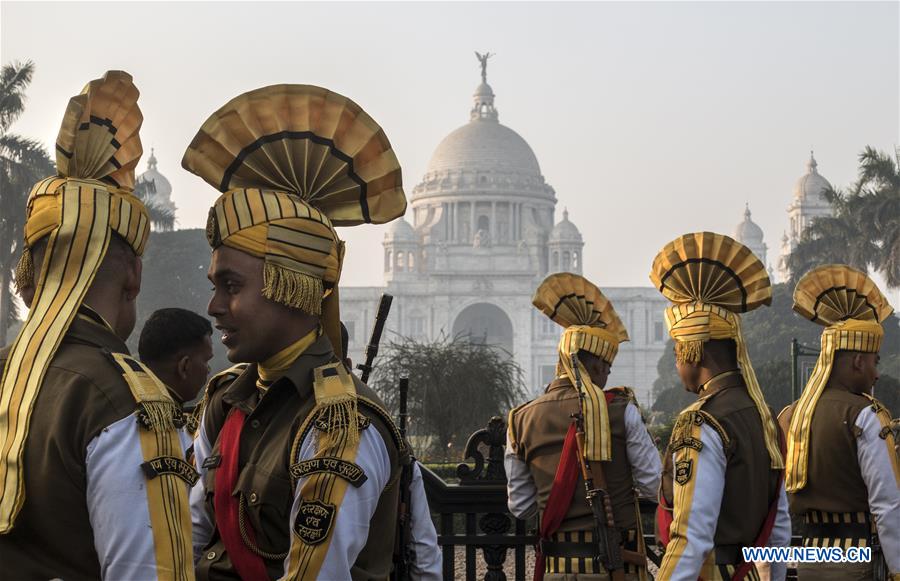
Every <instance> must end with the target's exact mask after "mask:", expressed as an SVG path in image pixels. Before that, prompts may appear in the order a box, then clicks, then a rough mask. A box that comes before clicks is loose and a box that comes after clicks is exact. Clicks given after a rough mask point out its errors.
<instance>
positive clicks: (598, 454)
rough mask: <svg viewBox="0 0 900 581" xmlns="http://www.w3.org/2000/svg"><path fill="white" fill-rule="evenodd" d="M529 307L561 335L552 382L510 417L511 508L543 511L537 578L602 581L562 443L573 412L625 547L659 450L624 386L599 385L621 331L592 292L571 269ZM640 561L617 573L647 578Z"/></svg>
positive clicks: (582, 499)
mask: <svg viewBox="0 0 900 581" xmlns="http://www.w3.org/2000/svg"><path fill="white" fill-rule="evenodd" d="M533 303H534V305H535V306H536V307H537V308H538V309H539V310H540V311H541V312H543V313H544V314H545V315H547V316H548V317H550V318H551V319H552V320H553V321H554V322H556V323H558V324H559V325H561V326H562V327H563V328H565V331H564V332H563V335H562V337H561V339H560V342H559V363H558V364H557V378H556V379H555V380H554V381H553V382H551V383H550V385H548V386H547V389H546V392H545V393H544V394H543V395H541V396H540V397H538V398H537V399H534V400H532V401H530V402H528V403H526V404H524V405H522V406H519V407H517V408H515V409H513V410H512V411H511V412H510V414H509V435H508V438H507V449H506V454H505V465H506V474H507V477H508V479H509V484H508V494H509V509H510V512H512V513H513V514H514V515H515V516H516V517H518V518H528V517H530V516H532V515H533V514H535V513H536V512H537V513H539V514H540V516H541V535H540V536H541V540H540V544H539V547H538V549H539V555H540V557H539V559H538V563H537V565H536V568H537V570H536V571H535V573H536V575H535V577H536V578H537V579H540V578H541V577H542V576H545V578H546V579H548V580H549V579H553V580H558V581H561V580H564V579H567V578H575V577H577V578H578V579H598V580H599V579H608V578H609V575H608V573H607V571H606V570H605V569H603V567H602V566H600V565H599V564H598V563H597V562H596V561H595V559H594V556H595V555H597V553H598V550H597V549H598V547H597V539H595V538H594V534H595V529H594V525H595V523H594V517H593V513H592V511H591V508H590V507H589V506H588V501H587V498H586V496H585V490H584V480H583V478H582V477H581V474H580V471H579V470H580V469H579V468H578V465H579V460H578V457H577V453H578V451H577V449H576V448H575V447H574V444H573V443H572V442H571V441H570V440H572V439H573V438H575V437H576V436H575V432H574V428H573V427H572V425H573V421H572V414H574V413H576V412H579V411H581V412H582V414H583V418H584V432H585V450H584V453H585V461H586V462H589V463H590V464H591V466H592V467H593V473H594V476H595V479H596V478H597V476H598V475H599V473H600V472H601V471H602V473H603V475H604V476H605V480H606V483H607V492H608V494H609V496H610V500H611V504H612V510H613V515H614V521H615V526H616V527H617V528H618V529H619V530H620V533H621V538H622V540H623V541H624V547H623V548H624V549H626V550H629V551H632V552H633V553H636V554H638V553H639V554H642V555H643V554H645V551H644V546H643V536H642V535H641V523H640V514H639V510H638V504H637V494H640V495H641V496H644V497H652V496H654V495H655V494H656V489H657V487H658V485H659V474H660V470H661V468H662V467H661V463H660V458H659V452H658V451H657V449H656V447H655V446H654V445H653V441H652V439H651V437H650V434H649V433H648V432H647V428H646V427H645V426H644V422H643V419H642V418H641V412H640V409H639V408H638V406H637V401H636V400H635V397H634V393H633V392H632V391H631V390H630V389H629V388H627V387H613V388H609V389H606V390H604V389H603V388H604V386H605V385H606V380H607V377H608V376H609V372H610V369H611V367H612V363H613V360H614V359H615V356H616V353H617V352H618V347H619V344H620V343H621V342H622V341H627V340H628V333H627V331H626V330H625V327H624V326H623V325H622V321H621V320H620V319H619V317H618V315H617V314H616V312H615V310H614V309H613V306H612V304H611V303H610V302H609V301H608V300H607V299H606V297H604V296H603V294H602V293H601V292H600V290H599V289H598V288H597V287H596V286H594V285H593V284H592V283H590V282H589V281H588V280H586V279H585V278H583V277H581V276H578V275H576V274H569V273H561V274H553V275H551V276H549V277H547V278H546V279H545V280H544V282H543V283H541V285H540V287H538V289H537V291H536V292H535V295H534V300H533ZM573 353H577V354H578V366H579V368H580V369H579V372H580V378H581V383H582V390H583V393H584V395H585V397H584V398H583V400H582V398H581V397H580V394H579V392H578V391H577V390H576V387H575V385H576V382H575V380H574V377H575V370H574V369H573V367H572V354H573ZM596 484H597V482H596V480H595V485H596ZM635 489H636V490H635ZM636 492H637V494H636ZM603 524H604V525H605V524H606V523H603ZM541 562H543V566H541ZM640 562H642V563H643V564H641V565H638V564H635V563H626V565H625V570H624V576H622V578H624V579H646V565H645V563H646V560H645V559H640ZM619 571H620V572H622V571H621V570H619ZM571 574H575V576H571Z"/></svg>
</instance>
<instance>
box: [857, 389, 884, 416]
mask: <svg viewBox="0 0 900 581" xmlns="http://www.w3.org/2000/svg"><path fill="white" fill-rule="evenodd" d="M860 395H861V396H863V397H864V398H866V399H867V400H869V407H871V408H872V411H874V412H875V413H876V414H877V413H878V412H880V411H881V410H887V407H885V405H884V404H883V403H881V402H880V401H878V400H877V399H875V396H873V395H869V394H868V393H861V394H860ZM888 413H890V412H888Z"/></svg>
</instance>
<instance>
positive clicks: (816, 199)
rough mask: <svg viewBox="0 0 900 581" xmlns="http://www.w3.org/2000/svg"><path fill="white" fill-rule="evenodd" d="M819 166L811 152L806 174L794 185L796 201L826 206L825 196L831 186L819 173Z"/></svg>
mask: <svg viewBox="0 0 900 581" xmlns="http://www.w3.org/2000/svg"><path fill="white" fill-rule="evenodd" d="M818 166H819V164H818V163H817V162H816V158H815V156H813V152H811V151H810V152H809V161H808V162H806V174H805V175H803V176H801V177H800V179H799V180H797V183H796V184H795V185H794V200H796V201H797V202H801V203H802V202H808V203H812V204H818V205H826V204H827V203H828V202H827V201H826V200H825V197H824V196H823V194H824V193H825V192H826V191H827V190H830V189H831V184H830V183H829V182H828V180H826V179H825V178H824V177H822V175H821V174H820V173H819V170H818Z"/></svg>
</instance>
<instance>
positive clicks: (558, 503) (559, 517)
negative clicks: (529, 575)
mask: <svg viewBox="0 0 900 581" xmlns="http://www.w3.org/2000/svg"><path fill="white" fill-rule="evenodd" d="M575 432H576V428H575V422H574V421H573V422H572V423H571V424H569V431H568V432H566V439H565V442H564V443H563V449H562V455H561V456H560V458H559V465H558V466H557V467H556V475H555V476H554V477H553V487H552V488H551V489H550V497H549V498H548V499H547V506H546V507H545V508H544V512H543V513H542V514H541V526H540V540H539V541H538V545H537V548H536V551H535V553H536V554H535V564H534V581H543V579H544V554H543V553H542V552H541V543H540V541H549V540H550V536H551V535H552V534H553V533H555V532H556V530H557V529H558V528H559V525H561V524H562V521H563V519H564V518H565V516H566V513H567V512H569V507H570V506H571V505H572V499H573V498H574V497H575V486H576V485H577V484H578V471H579V468H580V467H579V462H578V444H577V443H576V441H575Z"/></svg>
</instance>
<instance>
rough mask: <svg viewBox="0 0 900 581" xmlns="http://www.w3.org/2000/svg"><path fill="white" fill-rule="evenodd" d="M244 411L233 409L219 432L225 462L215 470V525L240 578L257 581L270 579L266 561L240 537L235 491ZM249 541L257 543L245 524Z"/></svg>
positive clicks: (251, 529)
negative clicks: (252, 550)
mask: <svg viewBox="0 0 900 581" xmlns="http://www.w3.org/2000/svg"><path fill="white" fill-rule="evenodd" d="M244 417H245V416H244V412H242V411H241V410H239V409H237V408H232V409H231V412H230V413H229V414H228V418H227V419H226V420H225V425H224V426H222V431H221V432H219V453H220V454H221V455H222V462H221V464H219V468H218V469H217V470H216V492H215V495H214V496H213V507H214V508H215V512H216V527H217V528H218V529H219V536H221V537H222V544H224V545H225V550H226V551H228V556H229V557H230V558H231V562H232V563H233V564H234V568H235V569H236V570H237V573H238V575H240V576H241V579H246V580H247V581H257V580H259V579H268V578H269V574H268V573H267V572H266V564H265V562H264V561H263V560H262V557H260V556H259V555H257V554H256V553H253V552H251V551H250V549H249V548H247V545H245V544H244V541H243V539H242V538H241V531H240V528H239V527H240V524H239V521H238V518H239V517H238V510H239V506H238V504H239V502H240V499H239V498H238V497H237V496H235V495H234V494H233V493H232V491H233V490H234V487H235V485H236V484H237V477H238V452H239V451H240V441H241V428H243V427H244ZM246 533H247V537H248V538H249V539H250V542H252V543H254V544H255V543H256V535H255V534H254V532H253V527H251V526H247V527H246Z"/></svg>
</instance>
